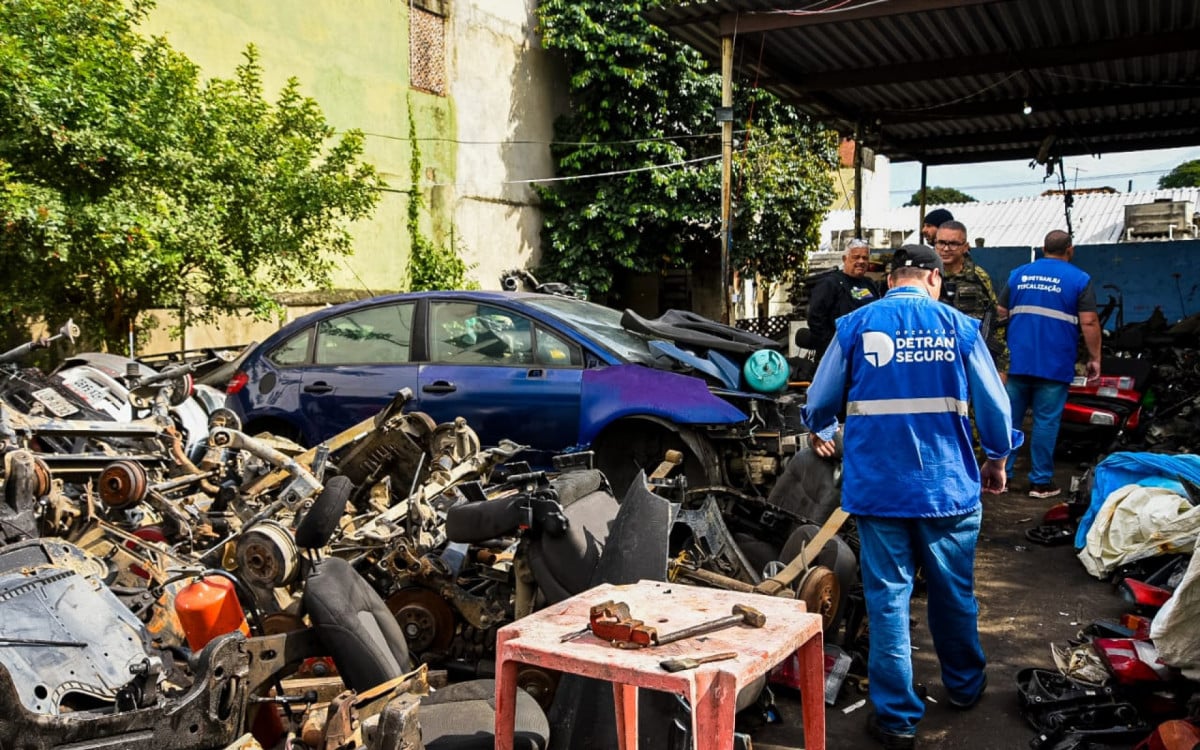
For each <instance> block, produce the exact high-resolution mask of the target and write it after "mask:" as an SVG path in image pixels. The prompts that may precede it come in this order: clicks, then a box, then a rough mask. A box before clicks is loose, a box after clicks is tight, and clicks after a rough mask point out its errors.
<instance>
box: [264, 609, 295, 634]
mask: <svg viewBox="0 0 1200 750" xmlns="http://www.w3.org/2000/svg"><path fill="white" fill-rule="evenodd" d="M304 627H305V625H304V618H303V617H301V616H300V615H297V614H292V613H291V612H273V613H271V614H269V615H263V618H262V631H263V635H278V634H279V633H290V632H292V631H293V630H302V629H303V628H304Z"/></svg>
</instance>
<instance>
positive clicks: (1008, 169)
mask: <svg viewBox="0 0 1200 750" xmlns="http://www.w3.org/2000/svg"><path fill="white" fill-rule="evenodd" d="M1193 159H1200V147H1189V148H1170V149H1162V150H1158V151H1134V152H1126V153H1114V154H1104V155H1103V156H1101V157H1100V158H1096V157H1091V156H1068V157H1066V158H1064V159H1063V166H1064V167H1065V171H1066V176H1067V187H1069V188H1091V187H1112V188H1115V189H1116V190H1118V191H1119V192H1122V193H1127V192H1130V191H1131V187H1130V184H1131V183H1132V190H1133V191H1139V190H1155V189H1157V188H1158V178H1159V177H1161V176H1163V175H1164V174H1166V173H1167V172H1170V171H1171V170H1172V169H1174V168H1175V167H1176V166H1178V165H1179V164H1181V163H1183V162H1185V161H1191V160H1193ZM1029 162H1030V160H1024V161H997V162H986V163H982V164H949V165H940V166H930V167H929V168H928V170H927V172H926V177H925V180H926V184H927V186H928V187H952V188H958V189H959V190H961V191H963V192H964V193H966V194H967V195H970V196H972V197H974V198H976V199H978V200H981V201H994V200H1005V199H1008V198H1024V197H1027V196H1036V195H1040V194H1041V193H1042V192H1043V191H1045V190H1052V189H1058V187H1059V184H1058V172H1057V170H1056V171H1055V174H1054V176H1053V177H1051V178H1049V179H1046V180H1045V181H1043V179H1042V178H1044V177H1045V176H1046V168H1045V167H1043V166H1042V165H1040V164H1035V165H1034V166H1035V167H1036V169H1031V168H1030V167H1029ZM891 183H892V186H891V191H890V194H889V196H888V197H889V200H890V205H891V206H892V207H893V208H895V207H897V206H902V205H904V204H905V203H907V202H908V200H909V198H911V197H912V194H913V193H915V192H917V191H918V190H920V189H921V165H920V163H918V162H904V163H900V164H895V163H893V164H892V165H891Z"/></svg>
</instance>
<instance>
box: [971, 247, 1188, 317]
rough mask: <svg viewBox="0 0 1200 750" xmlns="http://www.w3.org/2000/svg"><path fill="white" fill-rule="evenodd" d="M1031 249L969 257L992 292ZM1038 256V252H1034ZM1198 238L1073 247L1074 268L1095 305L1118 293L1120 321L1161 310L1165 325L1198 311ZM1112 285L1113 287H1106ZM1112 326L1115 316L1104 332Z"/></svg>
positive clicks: (984, 251)
mask: <svg viewBox="0 0 1200 750" xmlns="http://www.w3.org/2000/svg"><path fill="white" fill-rule="evenodd" d="M1035 250H1036V249H1035V248H1028V247H985V248H973V249H972V250H971V257H973V258H975V261H976V262H977V263H978V264H979V265H981V266H983V268H984V270H985V271H987V272H988V273H989V274H990V275H991V277H992V280H993V281H994V282H995V283H996V291H997V292H999V291H1000V287H1002V286H1004V284H1005V283H1006V282H1007V281H1008V275H1009V274H1010V273H1011V272H1012V270H1013V269H1014V268H1016V267H1018V266H1020V265H1023V264H1025V263H1028V262H1029V261H1030V258H1031V253H1034V252H1035ZM1037 252H1038V253H1039V254H1040V250H1037ZM1198 257H1200V240H1181V241H1174V242H1122V243H1118V244H1114V245H1077V246H1076V247H1075V258H1074V260H1073V261H1072V262H1073V263H1074V264H1075V265H1077V266H1079V267H1080V268H1082V269H1083V270H1085V271H1087V272H1088V273H1089V274H1090V275H1091V277H1092V282H1093V284H1094V285H1095V288H1096V301H1097V302H1098V303H1099V304H1100V305H1101V306H1103V305H1104V303H1105V301H1106V300H1107V299H1108V297H1109V295H1110V294H1111V295H1116V294H1117V293H1118V291H1117V290H1119V291H1120V295H1121V296H1122V297H1123V298H1124V303H1125V322H1126V323H1135V322H1138V321H1142V320H1145V319H1146V318H1149V317H1150V314H1151V313H1153V312H1154V308H1155V307H1161V308H1162V311H1163V315H1165V316H1166V318H1167V320H1168V321H1172V322H1173V321H1176V320H1179V319H1181V318H1185V317H1187V316H1188V315H1193V314H1195V313H1197V312H1200V272H1197V270H1196V268H1197V263H1196V259H1197V258H1198ZM1105 285H1113V286H1115V287H1117V289H1106V288H1105ZM1115 323H1116V315H1115V314H1114V315H1113V318H1112V319H1110V321H1109V324H1108V328H1112V327H1113V326H1114V325H1115Z"/></svg>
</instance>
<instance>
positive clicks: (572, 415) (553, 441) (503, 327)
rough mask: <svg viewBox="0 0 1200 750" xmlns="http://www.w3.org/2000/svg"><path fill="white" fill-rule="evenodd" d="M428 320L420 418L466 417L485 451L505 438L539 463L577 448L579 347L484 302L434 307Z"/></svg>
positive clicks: (445, 303)
mask: <svg viewBox="0 0 1200 750" xmlns="http://www.w3.org/2000/svg"><path fill="white" fill-rule="evenodd" d="M428 321H429V327H428V331H427V341H428V347H429V359H430V361H429V362H428V363H427V364H423V365H422V366H421V373H420V377H419V394H418V397H419V399H420V407H419V408H420V409H421V410H422V411H424V412H426V413H428V414H429V415H430V416H432V417H433V418H434V419H435V420H436V421H438V422H449V421H452V420H453V419H454V418H455V417H458V416H462V417H464V418H465V419H466V420H467V424H469V425H470V426H471V428H472V429H474V430H475V431H476V432H477V433H478V434H479V438H480V440H481V441H482V442H483V444H484V445H496V444H497V443H498V442H499V441H500V440H502V439H504V438H507V439H509V440H513V441H515V442H517V443H520V444H522V445H527V446H529V447H530V448H531V449H532V450H531V453H530V454H529V455H526V456H523V458H525V459H527V460H530V461H531V462H534V463H544V462H545V461H546V460H548V456H549V455H552V454H554V453H558V452H561V451H563V450H564V449H566V448H569V447H571V446H574V445H576V444H577V443H578V436H579V394H580V384H581V381H582V372H583V370H582V364H583V355H582V351H581V350H580V348H579V346H578V345H576V344H575V343H574V342H572V341H570V340H569V339H568V338H567V337H566V336H565V335H563V334H561V333H558V332H555V331H553V330H551V329H550V328H549V327H548V326H545V325H542V324H540V323H536V322H534V321H533V320H532V319H530V318H528V317H526V316H524V315H522V314H520V313H519V312H517V311H515V310H513V309H509V308H505V307H500V306H496V305H491V304H487V303H478V302H474V301H451V300H431V301H430V302H429V311H428ZM535 452H536V453H535Z"/></svg>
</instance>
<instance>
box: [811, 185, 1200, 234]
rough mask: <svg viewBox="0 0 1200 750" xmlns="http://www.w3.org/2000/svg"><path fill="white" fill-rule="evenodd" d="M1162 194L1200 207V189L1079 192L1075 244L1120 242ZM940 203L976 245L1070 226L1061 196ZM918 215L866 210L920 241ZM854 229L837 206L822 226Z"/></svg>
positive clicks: (870, 222) (848, 214)
mask: <svg viewBox="0 0 1200 750" xmlns="http://www.w3.org/2000/svg"><path fill="white" fill-rule="evenodd" d="M1159 199H1166V200H1175V201H1191V202H1192V203H1193V204H1196V207H1197V208H1200V188H1176V189H1172V190H1143V191H1140V192H1135V193H1085V194H1082V195H1080V194H1077V195H1075V204H1074V206H1073V207H1072V209H1071V222H1072V225H1073V229H1074V231H1075V244H1077V245H1103V244H1108V243H1113V242H1118V241H1119V240H1120V238H1121V233H1122V230H1123V227H1124V224H1125V206H1129V205H1137V204H1140V203H1153V202H1154V201H1156V200H1159ZM934 208H946V209H948V210H949V211H950V213H952V214H954V218H955V219H957V220H958V221H961V222H962V223H963V224H965V225H966V226H967V230H968V233H967V234H968V237H969V238H970V241H971V244H972V245H974V244H975V239H976V238H977V237H982V238H983V244H984V246H986V247H1041V245H1042V240H1043V238H1045V236H1046V233H1047V232H1049V231H1050V230H1052V229H1066V226H1067V222H1066V219H1065V217H1064V212H1063V197H1062V196H1061V195H1047V196H1037V197H1033V198H1013V199H1011V200H1004V201H986V202H978V203H952V204H948V205H944V206H940V205H931V206H929V207H928V209H929V210H932V209H934ZM917 220H918V208H917V207H916V206H903V207H901V208H893V209H890V210H885V211H871V210H866V211H864V212H863V228H864V229H887V230H903V231H906V232H907V234H906V235H905V242H916V241H918V237H917ZM853 228H854V212H853V211H849V210H844V211H831V212H830V213H829V215H828V216H827V217H826V218H825V222H824V223H823V224H822V225H821V243H822V245H827V244H829V242H830V237H831V234H832V233H833V232H836V231H842V230H848V229H853Z"/></svg>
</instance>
